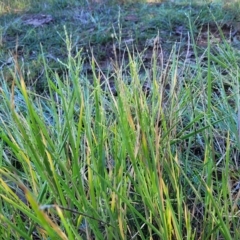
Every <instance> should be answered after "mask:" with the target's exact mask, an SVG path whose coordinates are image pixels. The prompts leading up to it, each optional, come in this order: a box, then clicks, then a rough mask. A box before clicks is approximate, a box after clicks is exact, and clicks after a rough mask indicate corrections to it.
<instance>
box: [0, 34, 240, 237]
mask: <svg viewBox="0 0 240 240" xmlns="http://www.w3.org/2000/svg"><path fill="white" fill-rule="evenodd" d="M66 39H67V40H66V43H67V46H68V60H67V62H66V63H64V62H62V64H64V66H65V67H66V69H67V71H66V74H65V75H64V78H62V79H61V78H60V77H59V75H58V74H57V73H55V74H54V73H53V72H51V69H49V68H48V66H47V65H46V61H45V59H44V58H43V63H44V65H45V74H46V78H47V84H48V89H47V90H46V95H45V96H39V95H37V94H36V93H34V92H33V91H31V90H30V89H28V88H27V87H26V85H25V82H24V79H23V77H22V73H21V70H20V69H19V68H18V64H17V62H15V72H13V73H12V74H13V78H14V82H13V84H12V86H11V88H10V87H9V86H8V85H7V84H6V82H4V79H2V82H1V86H2V87H1V153H2V154H1V169H0V173H1V178H0V181H1V187H0V196H1V197H0V204H1V213H0V217H1V222H2V223H3V224H2V226H3V227H4V231H3V228H1V234H2V236H4V238H7V239H11V238H15V239H16V238H21V237H24V238H25V239H30V238H40V239H45V238H48V237H50V238H51V239H54V238H56V237H58V238H60V239H91V238H92V237H96V238H97V239H135V238H140V239H184V238H187V239H195V238H201V239H208V238H209V237H211V238H214V239H220V238H221V237H222V238H224V239H232V237H231V236H233V235H234V236H236V237H237V236H238V237H239V232H238V230H237V229H238V226H239V225H238V220H237V214H238V213H237V209H236V207H237V201H238V197H235V196H234V195H233V192H232V186H233V185H234V184H235V183H233V182H234V181H236V178H235V179H233V178H232V176H233V175H235V173H236V172H235V171H236V170H234V169H236V167H237V166H236V162H234V161H233V157H234V156H233V152H232V149H235V150H236V151H237V149H238V147H237V146H238V145H237V144H235V142H236V141H237V139H236V138H237V128H236V122H235V120H234V116H235V114H234V109H233V107H237V102H236V98H238V96H239V94H238V92H233V93H232V94H228V93H226V92H225V89H224V84H226V83H225V77H224V78H223V77H222V75H221V73H219V72H218V71H216V70H215V67H214V66H215V64H214V63H213V66H212V64H210V61H209V62H208V64H207V65H206V67H205V68H204V67H200V64H201V63H200V60H199V61H197V63H196V65H195V66H194V68H193V67H192V65H191V64H190V65H189V64H185V65H181V62H180V60H179V55H178V51H177V50H174V49H173V51H172V54H170V57H169V60H168V62H167V67H163V68H162V69H161V71H160V70H159V69H158V68H157V65H156V64H157V62H158V61H157V56H158V54H159V53H160V52H159V51H160V49H155V50H154V52H153V59H152V63H153V65H152V71H151V72H152V73H151V79H149V74H148V72H147V70H146V72H145V73H143V72H141V74H140V72H139V69H141V68H142V67H143V63H141V61H139V60H140V59H141V54H137V53H135V54H130V52H128V57H129V63H128V64H127V65H124V64H123V65H120V66H119V65H118V68H116V72H115V77H114V82H115V88H116V89H114V91H113V88H112V86H110V83H109V81H108V80H109V79H108V77H107V76H106V75H104V74H103V73H101V72H100V73H98V72H97V71H96V65H97V62H96V61H95V60H94V58H92V63H91V67H92V71H93V74H92V75H91V76H92V77H93V79H92V83H90V82H89V81H88V77H87V76H86V75H85V74H84V73H82V66H83V63H84V59H82V57H81V51H77V54H76V56H72V54H71V52H72V47H71V41H70V39H69V38H68V37H66ZM219 51H220V50H219ZM220 53H221V52H220ZM206 54H208V57H209V59H211V53H210V51H208V52H207V53H206ZM222 56H223V55H222ZM231 56H232V57H234V55H233V53H232V55H231ZM221 61H222V62H226V61H225V58H224V56H223V57H222V59H221ZM162 66H163V65H162ZM196 67H197V69H198V70H200V72H195V71H194V69H196ZM230 71H231V72H230V74H229V76H228V77H229V81H232V82H233V81H235V83H236V80H235V79H234V78H232V74H234V71H235V70H234V69H231V70H230ZM236 71H237V70H236ZM183 73H184V76H185V78H183V77H182V74H183ZM196 73H197V74H196ZM101 74H102V78H103V80H101ZM49 76H54V77H49ZM203 76H205V77H203ZM129 77H130V78H131V82H130V83H129V81H128V79H129ZM186 79H191V80H188V81H187V80H186ZM215 79H218V81H217V82H216V81H215ZM150 80H151V84H150ZM146 84H148V88H146ZM149 84H150V85H149ZM103 85H104V86H105V87H103ZM143 86H145V87H143ZM213 86H214V87H213ZM229 88H230V89H231V90H229V91H234V88H231V87H229ZM216 89H217V90H216ZM233 96H234V97H235V98H234V97H233ZM230 99H231V101H232V102H231V104H230ZM220 131H221V132H220ZM231 184H233V185H231ZM234 186H235V185H234Z"/></svg>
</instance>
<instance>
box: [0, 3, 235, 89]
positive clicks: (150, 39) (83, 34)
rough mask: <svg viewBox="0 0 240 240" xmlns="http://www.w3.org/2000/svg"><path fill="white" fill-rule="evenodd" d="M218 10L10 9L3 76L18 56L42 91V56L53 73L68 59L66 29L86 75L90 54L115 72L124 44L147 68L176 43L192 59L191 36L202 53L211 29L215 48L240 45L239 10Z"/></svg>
mask: <svg viewBox="0 0 240 240" xmlns="http://www.w3.org/2000/svg"><path fill="white" fill-rule="evenodd" d="M33 9H34V8H33ZM219 9H220V6H218V5H208V6H207V5H191V6H190V5H176V4H171V3H159V4H154V3H151V4H130V5H119V6H117V5H106V4H94V5H93V6H77V7H76V6H71V5H69V6H64V7H62V6H58V5H57V6H54V7H53V6H51V7H46V6H45V7H44V6H42V8H38V10H37V12H36V9H34V10H31V8H29V9H28V10H27V11H26V10H25V11H17V12H8V13H6V14H3V15H2V16H1V17H0V23H1V26H3V27H2V36H1V42H0V44H1V46H0V47H1V55H0V63H1V65H0V67H1V69H4V72H5V79H7V80H11V73H10V72H9V67H10V68H11V64H12V63H13V61H15V60H16V59H18V61H19V63H20V65H21V66H22V68H23V69H24V71H25V81H26V82H28V83H29V84H31V85H32V86H36V87H37V89H38V90H39V91H41V90H43V88H44V77H43V76H44V74H43V64H42V62H41V54H42V53H43V54H44V56H45V57H46V59H47V61H48V65H49V66H50V67H51V68H52V69H53V71H54V70H55V71H57V72H58V73H59V72H60V73H61V72H64V69H63V66H62V65H61V64H59V59H60V60H61V61H64V60H65V59H66V58H67V54H68V53H67V51H66V33H67V34H69V36H70V37H71V41H72V53H73V54H74V53H75V52H77V51H79V50H80V49H82V56H83V57H84V58H86V59H87V60H86V61H85V65H84V71H85V72H87V73H91V67H90V64H89V59H91V56H92V54H94V57H95V59H96V60H97V62H98V64H99V67H100V68H101V71H102V72H103V73H105V74H106V73H107V74H112V73H114V68H115V67H116V64H117V62H118V63H120V64H121V62H122V61H123V62H124V61H125V62H127V61H128V54H126V47H127V48H128V49H129V50H130V51H132V50H134V51H135V52H138V53H139V54H140V55H141V57H142V60H143V61H144V64H145V66H146V67H148V66H149V68H150V67H151V59H152V52H153V49H154V47H155V48H158V49H159V53H160V54H159V59H164V60H165V61H166V60H167V59H168V57H169V55H170V54H171V51H172V48H173V46H175V47H176V49H177V50H178V51H179V56H180V58H181V59H183V60H184V61H186V60H187V61H194V58H195V53H194V49H193V48H192V43H193V42H192V41H193V40H190V39H191V37H192V36H191V34H192V35H193V36H194V38H195V41H196V45H197V47H198V50H200V51H199V54H201V52H203V51H204V50H205V49H206V47H207V38H208V27H209V30H210V42H211V44H212V46H213V48H214V45H219V44H221V43H223V41H228V42H232V43H233V44H234V45H235V47H238V45H239V41H238V38H237V35H238V30H239V26H238V23H237V20H238V19H237V13H234V11H233V10H231V9H224V11H220V10H219ZM190 23H191V24H190ZM219 30H220V31H219ZM65 31H66V32H65ZM223 36H224V37H225V39H223ZM89 56H90V58H89ZM14 59H15V60H14Z"/></svg>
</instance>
